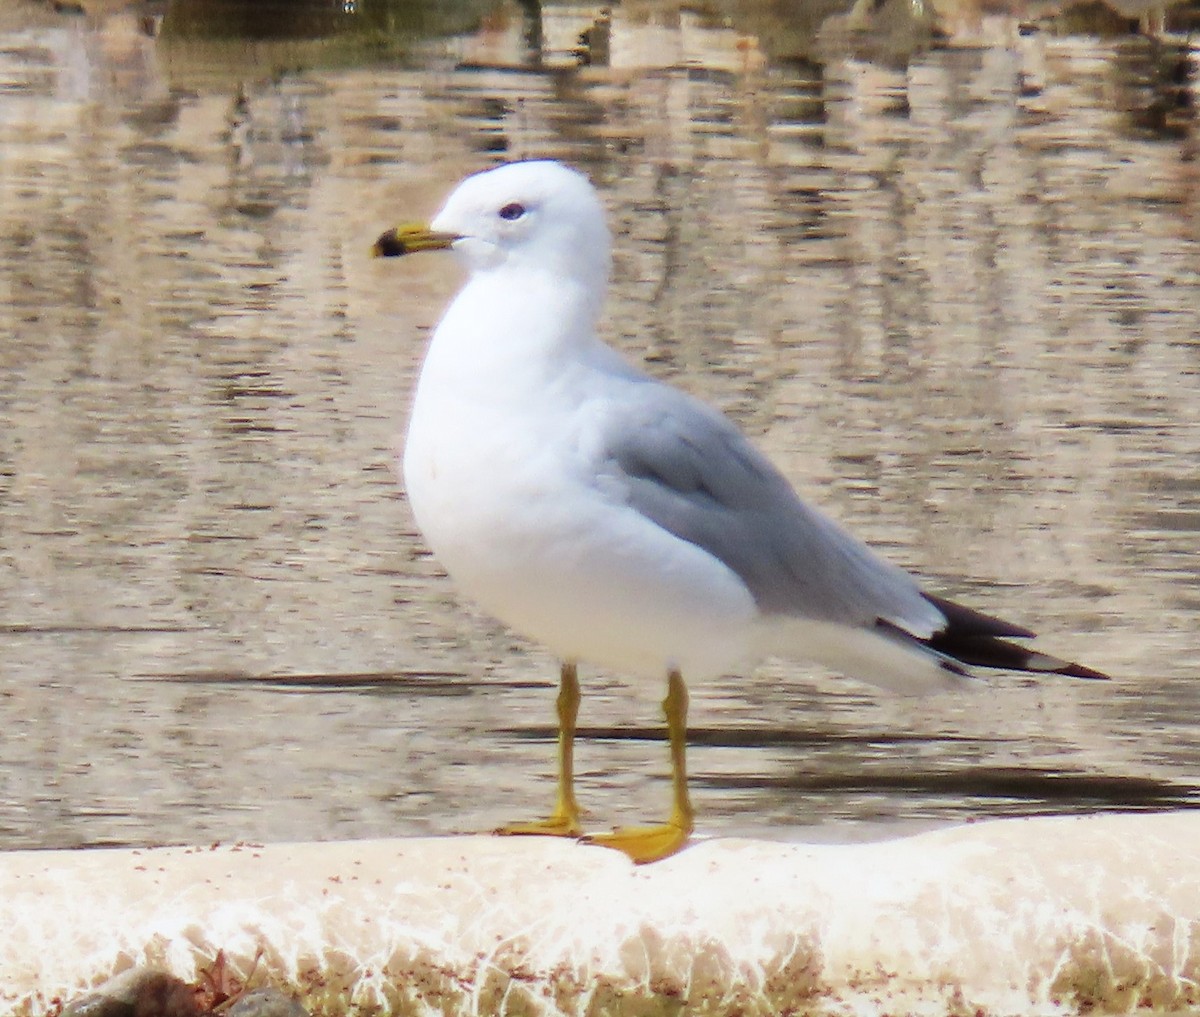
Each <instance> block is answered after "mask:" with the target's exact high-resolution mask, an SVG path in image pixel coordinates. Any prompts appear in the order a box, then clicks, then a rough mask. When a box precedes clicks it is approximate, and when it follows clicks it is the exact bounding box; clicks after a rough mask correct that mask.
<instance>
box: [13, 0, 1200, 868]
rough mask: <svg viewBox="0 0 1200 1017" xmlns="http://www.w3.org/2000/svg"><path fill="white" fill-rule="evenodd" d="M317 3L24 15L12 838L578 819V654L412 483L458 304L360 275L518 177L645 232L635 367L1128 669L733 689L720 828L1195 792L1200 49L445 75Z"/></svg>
mask: <svg viewBox="0 0 1200 1017" xmlns="http://www.w3.org/2000/svg"><path fill="white" fill-rule="evenodd" d="M239 6H241V7H243V8H244V7H245V5H239ZM319 6H320V5H313V7H314V17H319V19H322V20H320V22H319V24H318V27H317V28H309V27H305V26H306V25H307V24H308V23H307V22H305V23H304V25H301V24H299V23H298V22H297V23H289V25H288V26H286V27H287V28H288V31H282V30H271V31H267V30H266V28H272V29H275V28H277V27H280V26H277V25H274V24H268V23H266V22H260V23H259V24H260V28H259V29H255V30H253V31H250V30H248V29H239V31H238V32H236V33H233V32H229V31H224V30H223V31H222V32H220V33H215V32H213V31H212V30H211V28H210V26H211V25H212V24H214V23H216V24H218V25H220V24H222V17H223V16H224V15H223V14H222V13H221V12H222V11H224V10H226V8H227V7H228V5H224V6H222V5H220V4H179V5H172V6H171V8H170V11H169V14H167V15H166V16H163V13H162V12H161V11H156V9H155V8H154V7H153V5H151V6H150V7H138V8H135V9H132V10H126V9H124V8H123V7H120V5H113V12H112V13H108V14H105V13H104V12H103V11H102V10H100V9H99V8H98V7H97V8H94V9H92V10H89V11H88V12H87V13H86V15H85V16H83V17H79V16H76V17H71V16H68V15H65V14H63V15H57V14H54V13H53V12H51V11H49V9H48V8H47V7H46V6H45V5H42V4H36V5H34V4H28V5H26V6H25V7H24V8H23V14H22V17H20V18H18V17H16V15H14V14H13V13H12V12H11V11H10V12H8V13H6V14H5V15H4V18H5V20H4V21H3V22H0V31H2V33H3V34H0V152H2V153H3V154H2V156H0V188H2V191H3V194H2V198H0V293H2V294H3V297H4V299H3V301H2V302H0V334H3V335H4V336H6V337H7V339H6V341H5V342H4V343H3V344H0V645H2V652H0V660H2V661H3V663H2V664H0V723H2V724H3V729H4V731H5V737H4V738H3V739H2V740H0V836H2V837H3V840H4V843H5V844H6V845H9V846H64V845H71V844H80V843H89V844H95V843H129V842H135V843H143V842H147V841H159V840H205V839H215V838H221V839H231V838H237V837H252V838H259V839H283V838H292V837H295V838H313V837H318V838H324V837H348V836H381V835H389V834H393V833H398V834H411V833H426V832H443V831H450V830H459V829H480V828H487V827H489V826H492V825H497V824H499V823H501V822H504V821H506V820H509V819H512V818H523V817H526V816H528V815H531V814H533V813H535V812H537V811H538V810H539V809H542V808H544V807H545V805H546V804H547V798H548V795H549V784H548V777H549V772H550V768H551V755H552V754H551V751H550V748H549V744H548V743H549V740H550V738H551V734H552V732H551V730H550V728H549V726H548V724H549V720H550V717H551V705H552V698H553V693H552V683H553V680H554V677H555V675H556V671H555V668H554V666H553V663H552V662H551V661H550V660H548V659H547V658H546V657H545V655H544V654H543V653H541V651H540V650H539V649H538V648H536V647H529V646H526V645H524V644H522V643H520V642H519V641H518V640H517V639H516V638H515V637H513V636H512V635H511V634H509V633H507V632H505V631H503V630H501V629H500V628H498V627H497V626H495V625H494V624H493V623H491V622H490V621H489V620H488V619H486V618H484V617H482V616H480V615H479V614H477V613H476V612H474V611H473V610H472V609H471V608H470V607H469V606H464V605H460V604H459V603H458V602H457V600H456V599H455V595H454V591H453V588H452V587H451V586H450V584H449V583H448V582H447V581H446V580H445V578H444V576H443V575H442V573H441V571H440V569H439V568H438V566H437V564H436V562H434V561H432V560H431V559H430V558H429V557H428V555H427V553H426V552H425V550H424V548H423V546H422V544H421V542H420V540H419V539H418V538H417V536H416V534H415V533H414V532H413V529H412V521H411V519H410V517H409V515H408V513H407V510H406V509H405V507H404V505H403V503H402V499H401V496H400V494H399V493H398V491H397V488H396V483H395V479H394V477H393V473H392V467H391V462H392V458H393V454H394V448H395V445H396V443H397V435H398V433H399V431H400V429H401V426H402V423H403V419H404V415H405V405H406V400H407V395H406V393H407V392H408V390H409V388H410V386H411V381H412V372H413V370H414V367H415V364H416V361H417V359H418V357H419V354H420V346H421V341H422V336H423V333H424V331H425V330H426V329H427V328H428V327H429V326H430V325H431V324H432V323H433V322H434V321H435V320H436V317H437V313H438V310H439V309H440V307H441V306H442V305H443V303H444V301H445V299H446V298H447V296H448V295H449V293H450V292H452V290H453V287H454V285H455V271H454V268H453V267H452V266H451V265H449V264H447V263H438V262H437V261H436V260H434V259H430V260H429V261H428V262H418V263H415V264H407V263H406V264H403V265H402V266H397V265H395V264H379V263H373V262H371V261H370V260H369V259H368V257H367V250H368V247H369V244H370V241H371V240H372V239H373V238H374V237H375V236H376V235H377V234H378V232H379V230H380V229H381V228H382V227H383V226H384V225H388V224H391V223H393V222H394V221H396V220H397V219H400V218H412V217H414V216H418V215H422V214H427V213H428V212H429V211H431V210H432V209H433V208H434V207H436V204H437V202H438V201H439V200H440V198H441V196H442V195H443V194H444V193H445V191H446V190H447V189H448V187H449V185H450V184H451V183H452V182H453V181H454V180H456V179H457V178H458V177H460V176H461V175H464V174H465V173H467V172H470V171H472V170H475V169H478V168H481V167H482V166H484V165H487V164H489V163H490V162H493V161H495V160H497V159H501V158H509V157H523V156H529V155H553V156H557V157H561V158H567V159H570V160H572V161H574V162H576V163H577V164H579V165H581V166H582V167H584V168H585V169H587V170H588V171H589V172H590V173H591V174H592V175H593V176H594V177H595V178H596V180H597V182H598V183H599V184H600V186H601V187H602V189H603V190H604V192H605V197H606V200H607V201H608V203H609V205H610V208H611V211H612V217H613V222H614V225H615V226H616V227H617V229H618V241H617V250H616V271H617V279H616V282H615V285H614V292H613V295H612V305H611V314H610V320H609V326H608V327H609V332H610V334H611V335H612V336H613V337H614V339H615V340H616V341H617V342H618V344H620V345H621V346H622V347H624V348H625V349H626V350H628V351H629V353H630V355H631V356H634V357H637V358H641V359H645V360H647V361H649V362H650V363H651V365H652V366H653V369H654V370H655V371H657V372H660V373H661V374H662V375H664V376H667V377H671V378H672V379H674V380H675V381H677V382H678V383H680V384H683V385H685V386H686V387H688V388H689V389H691V390H692V391H695V392H698V393H699V394H701V395H704V396H705V397H707V398H709V399H710V400H712V401H714V402H716V403H718V404H720V405H721V406H723V407H724V408H726V409H727V410H728V411H729V412H730V413H732V414H733V415H734V416H735V417H736V418H737V419H738V420H739V422H740V423H741V425H742V426H743V427H745V428H746V429H748V430H749V431H750V432H752V433H753V434H754V435H755V436H756V437H757V439H758V440H759V442H760V444H762V445H763V446H764V447H765V448H766V449H767V450H768V451H769V453H770V454H771V455H772V456H773V457H774V458H775V459H776V461H778V462H779V463H780V464H781V465H782V466H783V468H784V469H785V471H786V472H787V473H788V474H789V475H790V476H792V477H793V478H795V479H796V480H797V481H798V482H799V483H800V485H801V487H802V489H803V490H805V491H806V492H807V493H808V494H809V495H810V496H811V497H813V498H814V499H815V500H818V501H819V502H821V503H822V504H824V505H825V506H826V507H828V508H829V509H830V510H831V511H833V512H834V513H835V514H837V515H838V516H839V517H840V518H842V519H843V520H845V521H846V522H847V523H849V524H850V525H851V526H852V527H854V528H855V529H856V530H857V531H858V532H860V533H862V534H864V535H865V536H867V537H868V538H869V539H870V540H872V541H873V542H874V543H875V544H876V545H878V546H880V547H882V548H884V549H885V550H887V551H888V552H889V553H890V554H891V555H892V556H893V557H895V558H896V559H897V560H898V561H900V562H902V563H903V564H905V565H908V566H910V567H913V568H916V569H918V570H919V571H921V572H922V573H923V574H924V575H926V576H928V577H929V578H930V580H931V582H933V583H935V584H936V585H937V587H938V588H939V589H942V590H944V591H946V592H948V593H950V594H952V595H961V596H963V597H970V598H971V600H972V602H973V603H976V604H978V605H979V606H980V607H982V608H984V609H990V610H993V611H995V612H997V613H1000V614H1003V615H1010V616H1013V617H1014V618H1016V619H1017V620H1020V621H1022V622H1025V623H1028V624H1030V625H1032V626H1034V627H1036V628H1038V629H1040V630H1041V631H1043V632H1044V633H1045V634H1046V638H1047V643H1048V645H1051V646H1053V647H1054V648H1055V649H1056V650H1061V652H1063V653H1064V654H1067V655H1071V656H1073V657H1076V658H1079V659H1084V660H1086V661H1088V662H1089V663H1092V664H1095V665H1096V666H1098V667H1102V668H1105V669H1106V670H1111V671H1113V672H1114V673H1115V674H1117V675H1118V676H1119V680H1118V681H1117V682H1115V683H1113V684H1111V685H1108V686H1097V685H1092V684H1084V683H1075V684H1070V683H1059V684H1043V685H1034V684H1030V683H1026V682H1021V681H1017V680H1013V679H1001V680H1000V681H999V682H998V683H997V685H996V687H995V688H994V689H991V690H989V691H986V692H982V693H980V694H978V695H966V696H951V697H943V698H939V699H934V700H929V701H920V702H915V703H914V702H910V701H906V700H894V699H886V698H881V697H877V696H875V695H874V694H873V693H871V692H869V691H867V690H862V689H858V688H852V687H849V686H847V685H844V684H842V683H839V682H838V681H837V680H836V679H834V678H832V677H830V676H825V675H812V674H811V672H810V671H809V670H808V669H806V668H804V667H798V666H795V665H787V666H784V665H780V664H776V663H770V664H767V665H766V666H764V667H763V668H761V669H760V670H759V671H757V672H756V673H755V674H754V675H752V676H748V677H744V678H730V679H726V680H724V681H722V682H717V683H713V684H711V685H709V686H707V687H701V688H697V689H695V690H694V722H695V730H694V738H693V741H694V744H695V749H694V752H693V757H692V768H693V770H694V772H695V774H696V782H697V801H698V805H699V807H700V809H701V816H702V826H703V829H704V830H705V831H708V832H714V833H746V832H756V833H762V832H764V831H765V832H767V833H769V834H771V835H774V836H794V835H804V836H808V835H811V827H813V826H816V825H828V826H831V827H833V828H834V829H835V833H836V835H842V834H843V833H844V831H845V828H846V827H847V826H849V825H850V824H854V823H858V822H863V821H868V820H871V821H873V820H879V819H886V820H890V821H897V820H907V821H929V820H936V819H944V818H947V817H961V816H964V815H982V814H998V813H1014V812H1022V813H1023V812H1030V811H1041V810H1048V811H1059V810H1064V809H1094V808H1097V807H1105V808H1107V807H1123V808H1129V807H1132V808H1147V807H1163V806H1167V805H1178V804H1185V803H1190V802H1192V801H1193V799H1194V795H1195V793H1196V786H1195V783H1194V773H1195V769H1196V762H1197V757H1198V755H1200V749H1198V740H1200V739H1198V736H1197V731H1196V728H1195V726H1194V723H1193V717H1194V716H1195V715H1196V712H1197V706H1200V694H1198V693H1197V691H1196V686H1195V683H1194V682H1193V680H1192V679H1193V675H1194V673H1195V671H1196V665H1197V662H1198V660H1200V638H1198V637H1197V625H1196V612H1197V608H1198V606H1200V596H1198V593H1197V589H1198V586H1200V567H1198V566H1197V564H1196V563H1197V561H1198V560H1200V558H1198V556H1197V549H1198V545H1197V540H1198V539H1200V538H1198V536H1197V531H1198V528H1200V526H1198V523H1197V519H1198V518H1200V480H1197V475H1196V466H1195V464H1196V463H1197V462H1200V437H1198V436H1200V419H1198V418H1200V409H1198V405H1200V404H1198V403H1197V400H1196V398H1195V388H1196V379H1197V373H1198V371H1200V346H1198V345H1197V340H1196V336H1197V334H1198V331H1200V330H1198V327H1197V326H1198V324H1200V321H1198V318H1200V292H1198V287H1200V275H1198V269H1197V265H1200V260H1198V259H1197V235H1196V229H1195V219H1196V205H1197V196H1196V171H1195V165H1196V163H1195V162H1194V161H1193V155H1194V125H1193V120H1192V109H1193V100H1194V86H1193V83H1192V82H1191V79H1190V73H1189V70H1188V69H1189V68H1190V67H1191V66H1192V61H1193V60H1194V56H1193V54H1192V53H1191V51H1190V49H1189V48H1188V47H1187V45H1186V44H1185V43H1183V42H1179V41H1176V40H1174V39H1172V38H1171V37H1169V36H1164V37H1161V38H1159V39H1156V40H1149V39H1147V38H1144V37H1136V36H1130V35H1122V36H1117V37H1112V38H1100V37H1098V36H1081V35H1072V34H1063V35H1058V34H1054V33H1052V32H1050V31H1046V30H1041V29H1036V30H1026V31H1025V33H1024V34H1022V32H1021V31H1020V30H1019V26H1018V24H1017V23H1016V22H1015V21H1013V20H1011V19H997V18H991V19H982V20H980V21H979V23H978V25H974V27H972V26H968V28H969V31H968V29H963V31H964V32H966V33H967V34H966V35H964V36H963V37H962V38H963V39H964V40H966V41H969V42H970V43H971V45H965V44H958V42H957V41H956V42H955V43H954V44H950V45H946V46H943V47H941V48H935V49H930V48H928V44H929V41H930V37H931V36H930V33H929V32H928V31H926V34H925V37H924V42H921V44H920V45H917V43H916V42H914V41H913V40H915V39H918V37H919V36H920V33H919V32H917V31H916V29H914V32H913V33H910V34H909V35H907V36H904V38H903V39H902V40H901V41H903V42H904V45H903V46H896V47H891V49H890V50H889V52H888V53H886V54H880V53H879V52H878V51H879V50H880V48H881V47H883V48H887V46H886V44H887V43H888V40H889V39H893V38H898V36H893V35H891V34H889V33H888V32H887V31H885V30H883V29H881V28H879V26H871V25H868V26H866V27H864V28H860V29H856V30H855V31H853V32H849V34H847V33H848V31H849V30H848V28H847V25H846V24H845V22H844V21H840V22H839V21H837V20H836V18H837V17H840V16H842V15H843V13H844V12H842V11H837V10H830V11H821V12H819V16H818V12H817V6H816V5H812V12H811V13H812V16H813V18H814V23H813V25H812V26H811V29H810V30H805V31H800V29H798V28H796V27H795V26H793V27H792V28H791V29H789V31H788V32H786V33H785V32H782V31H778V32H775V31H770V30H769V29H768V28H767V27H763V26H768V25H769V21H767V20H766V19H768V18H769V17H770V11H771V8H770V7H769V6H768V5H763V7H762V8H761V9H759V8H754V9H753V10H742V11H740V12H739V15H738V17H737V18H735V19H734V20H733V21H731V22H729V23H726V22H725V21H724V20H722V19H717V20H705V19H704V18H702V17H700V16H698V15H695V14H692V13H688V12H682V13H680V12H677V11H676V12H674V13H670V12H664V11H663V10H662V9H661V8H660V7H658V6H656V5H653V4H646V5H644V6H642V7H638V8H637V9H635V10H632V11H630V10H627V9H625V8H620V9H617V10H616V11H614V12H613V13H612V14H611V15H606V14H605V13H604V12H603V11H601V10H600V9H599V8H598V7H597V8H587V7H563V8H558V7H553V6H547V7H546V8H545V9H544V10H540V11H539V10H538V9H537V8H536V7H533V6H531V5H516V6H507V7H506V6H503V5H492V4H482V3H481V4H478V5H476V6H474V7H472V6H470V5H460V6H455V7H452V8H450V9H447V7H446V5H440V4H433V5H429V7H428V8H427V9H426V10H425V15H427V16H428V17H429V18H433V19H437V23H436V24H433V23H427V24H425V26H424V27H423V28H422V29H421V34H404V33H403V32H401V31H400V30H401V29H403V28H405V27H406V26H405V25H402V24H400V23H399V22H397V21H396V20H395V18H397V17H399V14H398V13H397V12H399V11H401V10H407V9H410V8H411V9H413V10H420V8H416V7H413V6H412V5H390V6H389V5H376V4H372V5H370V8H369V9H368V6H367V5H366V4H365V3H364V4H361V5H360V6H359V7H358V8H357V9H355V10H346V9H343V10H342V11H340V12H339V11H338V10H336V9H332V8H333V5H330V7H331V9H330V10H326V9H325V8H324V7H321V8H320V10H317V8H318V7H319ZM214 12H215V13H214ZM831 15H832V16H834V20H833V21H832V22H831V21H830V16H831ZM423 16H424V15H423ZM964 17H965V15H964ZM356 18H357V20H355V19H356ZM388 18H391V19H393V20H391V21H389V20H388ZM147 19H149V20H147ZM172 19H175V20H172ZM372 19H374V20H372ZM756 26H758V27H756ZM224 27H225V29H228V28H229V27H230V25H229V24H228V23H226V24H225V26H224ZM851 27H853V26H851ZM927 27H928V26H927ZM917 28H920V26H917ZM971 33H974V34H971ZM221 35H225V36H230V38H221V37H220V36H221ZM381 38H385V39H386V42H380V41H379V40H380V39H381ZM868 44H869V45H868ZM864 49H865V50H872V51H873V52H865V51H864ZM581 54H582V56H583V57H586V59H581ZM381 55H382V58H383V59H382V62H381V61H380V59H377V58H379V57H380V56H381ZM865 56H871V57H872V60H867V59H864V57H865ZM288 66H290V67H292V68H295V67H297V66H300V67H305V68H308V69H306V70H291V71H287V72H283V71H281V68H283V67H288ZM248 69H249V70H248ZM585 686H586V689H587V697H586V699H585V705H584V716H583V718H582V719H583V721H584V723H585V730H584V740H583V744H582V745H581V747H580V750H579V756H580V759H579V765H580V770H581V772H580V782H581V785H582V789H583V795H584V798H585V804H587V805H588V806H589V807H591V808H593V809H594V810H595V812H596V813H597V815H598V817H600V820H601V821H603V822H607V821H609V820H615V819H617V818H619V817H621V816H625V817H630V816H637V815H639V814H643V813H644V814H656V813H657V812H658V811H660V807H661V805H662V802H663V801H665V796H666V787H665V773H664V772H663V771H662V768H663V766H664V765H665V760H664V754H663V752H662V749H661V746H659V745H657V744H651V742H652V740H653V739H655V738H656V737H657V731H658V728H657V725H658V713H657V699H658V698H659V697H660V696H661V689H657V688H636V689H628V688H626V687H625V686H624V684H623V683H622V681H621V676H619V675H604V674H596V673H594V672H591V671H588V672H586V673H585ZM485 789H486V790H485Z"/></svg>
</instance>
